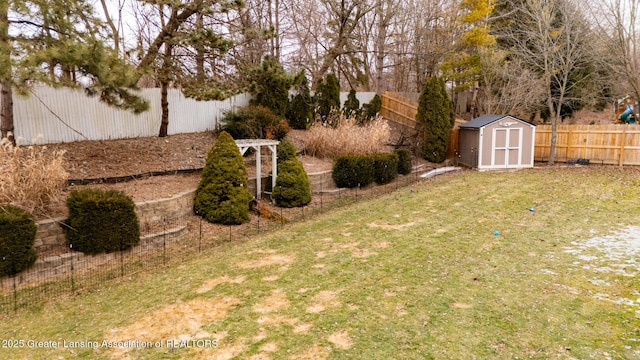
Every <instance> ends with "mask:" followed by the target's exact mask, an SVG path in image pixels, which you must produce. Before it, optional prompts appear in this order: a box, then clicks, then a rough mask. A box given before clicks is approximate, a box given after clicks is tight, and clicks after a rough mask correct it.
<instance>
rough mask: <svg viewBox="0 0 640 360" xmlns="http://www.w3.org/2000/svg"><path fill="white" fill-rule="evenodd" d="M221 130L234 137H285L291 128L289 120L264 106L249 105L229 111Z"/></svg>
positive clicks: (223, 120)
mask: <svg viewBox="0 0 640 360" xmlns="http://www.w3.org/2000/svg"><path fill="white" fill-rule="evenodd" d="M221 122H222V123H223V124H224V125H223V126H222V128H221V130H222V131H225V132H227V133H229V134H230V135H231V136H232V137H233V138H234V139H276V140H280V139H282V138H284V137H285V136H286V135H287V133H288V132H289V130H290V128H289V126H288V124H287V121H286V120H285V119H284V118H282V117H280V116H278V115H276V114H275V113H274V112H273V111H271V110H270V109H269V108H267V107H264V106H254V105H249V106H247V107H243V108H240V109H238V110H236V111H229V112H227V113H226V114H225V115H224V117H223V118H222V121H221Z"/></svg>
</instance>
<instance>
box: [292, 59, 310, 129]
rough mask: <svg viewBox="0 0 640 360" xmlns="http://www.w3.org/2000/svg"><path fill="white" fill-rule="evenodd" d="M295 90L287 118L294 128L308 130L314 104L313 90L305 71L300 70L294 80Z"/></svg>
mask: <svg viewBox="0 0 640 360" xmlns="http://www.w3.org/2000/svg"><path fill="white" fill-rule="evenodd" d="M293 91H294V92H295V93H296V94H295V95H294V97H293V99H291V103H289V110H288V112H287V119H288V120H289V125H290V126H291V127H292V128H294V129H300V130H306V129H308V128H309V126H310V125H311V122H312V119H313V105H312V102H311V91H310V90H309V85H308V84H307V77H306V76H305V74H304V71H302V72H300V73H299V74H298V75H297V76H296V77H295V79H294V80H293Z"/></svg>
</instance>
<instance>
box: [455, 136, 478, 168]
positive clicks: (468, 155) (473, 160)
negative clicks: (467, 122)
mask: <svg viewBox="0 0 640 360" xmlns="http://www.w3.org/2000/svg"><path fill="white" fill-rule="evenodd" d="M478 137H479V135H478V130H477V129H460V133H459V138H458V143H459V147H460V159H459V160H458V163H459V164H460V165H464V166H468V167H476V166H478Z"/></svg>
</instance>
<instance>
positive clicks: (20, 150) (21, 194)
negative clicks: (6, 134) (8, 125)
mask: <svg viewBox="0 0 640 360" xmlns="http://www.w3.org/2000/svg"><path fill="white" fill-rule="evenodd" d="M63 155H64V151H53V152H51V151H47V148H46V146H42V147H33V146H29V147H19V146H13V145H12V144H11V143H10V142H8V141H7V140H6V139H3V140H2V141H0V174H2V175H1V176H0V204H12V205H15V206H18V207H20V208H22V209H24V210H27V211H29V212H36V213H40V212H44V211H46V210H47V208H48V206H49V205H50V204H52V203H54V202H57V201H58V198H57V197H56V196H57V194H59V193H60V191H61V190H62V189H63V188H64V186H65V184H66V180H67V177H68V175H69V174H68V173H67V171H66V170H65V167H64V157H63Z"/></svg>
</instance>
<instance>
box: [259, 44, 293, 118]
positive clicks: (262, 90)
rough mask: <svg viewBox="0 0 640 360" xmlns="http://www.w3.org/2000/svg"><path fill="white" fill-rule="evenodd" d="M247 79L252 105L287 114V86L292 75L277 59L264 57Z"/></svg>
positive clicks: (291, 81)
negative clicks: (251, 95)
mask: <svg viewBox="0 0 640 360" xmlns="http://www.w3.org/2000/svg"><path fill="white" fill-rule="evenodd" d="M249 81H250V84H249V92H250V93H251V94H253V96H254V99H253V100H251V104H252V105H259V106H264V107H266V108H269V109H271V110H272V111H273V112H274V113H275V114H276V115H279V116H285V115H286V114H287V108H288V106H289V88H291V85H292V84H293V77H292V76H291V75H290V74H288V73H287V72H286V71H285V70H284V68H283V67H282V65H281V64H280V62H278V60H276V59H275V58H273V57H270V56H267V57H265V59H264V60H263V61H262V64H260V66H258V67H257V68H255V69H253V70H252V71H251V73H250V74H249Z"/></svg>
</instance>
